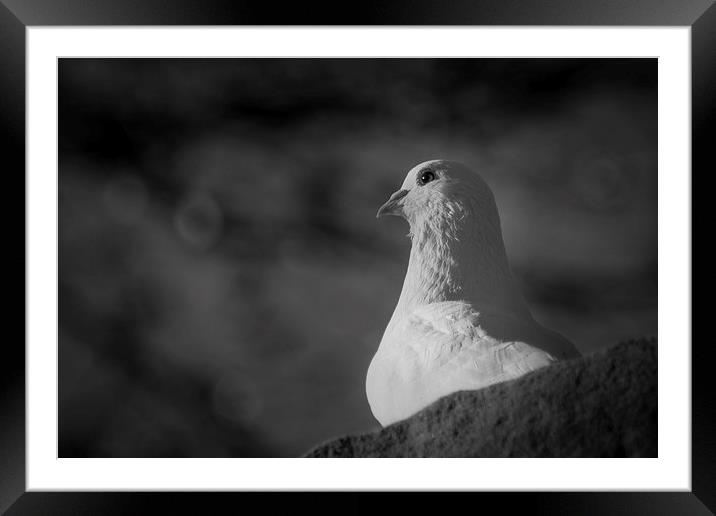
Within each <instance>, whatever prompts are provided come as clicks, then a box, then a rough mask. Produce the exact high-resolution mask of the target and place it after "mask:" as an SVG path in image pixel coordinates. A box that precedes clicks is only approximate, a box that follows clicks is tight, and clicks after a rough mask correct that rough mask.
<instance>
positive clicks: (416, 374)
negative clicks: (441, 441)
mask: <svg viewBox="0 0 716 516" xmlns="http://www.w3.org/2000/svg"><path fill="white" fill-rule="evenodd" d="M496 317H499V316H495V315H482V314H479V313H477V312H475V311H474V310H473V309H472V308H471V306H470V305H468V304H466V303H461V302H444V303H434V304H430V305H425V306H422V307H420V308H419V309H417V310H416V311H414V312H413V313H412V314H411V315H410V316H409V317H407V318H406V319H404V324H403V325H401V326H402V328H400V330H399V337H398V338H399V339H400V341H401V342H400V343H399V348H398V349H400V348H402V351H401V354H402V355H403V356H402V357H401V360H400V363H401V368H404V369H403V374H401V376H402V377H403V380H404V381H406V383H408V384H413V385H414V387H415V389H414V393H415V394H416V395H418V396H419V397H420V398H423V401H424V402H425V403H430V402H432V401H434V400H436V399H438V398H439V397H442V396H444V395H447V394H450V393H452V392H455V391H458V390H467V389H480V388H482V387H486V386H488V385H492V384H494V383H499V382H503V381H506V380H511V379H513V378H517V377H519V376H522V375H524V374H526V373H529V372H530V371H534V370H536V369H539V368H541V367H544V366H546V365H549V364H550V363H552V362H554V361H555V360H556V358H555V357H554V356H552V355H551V354H550V353H548V352H546V351H544V350H543V349H540V348H538V347H535V346H532V345H530V344H528V343H527V342H524V341H521V340H503V339H500V338H499V337H498V336H495V335H491V334H490V333H489V332H488V331H486V326H489V325H485V324H482V320H492V321H494V319H495V318H496Z"/></svg>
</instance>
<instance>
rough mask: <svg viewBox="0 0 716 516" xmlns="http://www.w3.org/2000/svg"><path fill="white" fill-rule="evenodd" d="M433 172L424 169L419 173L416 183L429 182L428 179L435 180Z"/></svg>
mask: <svg viewBox="0 0 716 516" xmlns="http://www.w3.org/2000/svg"><path fill="white" fill-rule="evenodd" d="M435 177H436V176H435V172H433V171H432V170H426V171H424V172H423V173H422V174H420V177H419V178H418V184H419V185H420V186H422V185H424V184H427V183H429V182H430V181H434V180H435Z"/></svg>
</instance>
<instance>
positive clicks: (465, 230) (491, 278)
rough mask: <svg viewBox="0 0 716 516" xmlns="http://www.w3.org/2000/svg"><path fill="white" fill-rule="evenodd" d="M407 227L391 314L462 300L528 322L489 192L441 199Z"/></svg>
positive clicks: (527, 314) (477, 307)
mask: <svg viewBox="0 0 716 516" xmlns="http://www.w3.org/2000/svg"><path fill="white" fill-rule="evenodd" d="M410 223H411V233H410V237H411V240H412V248H411V250H410V261H409V264H408V271H407V273H406V276H405V281H404V283H403V290H402V292H401V294H400V300H399V301H398V305H397V306H396V314H395V315H396V316H400V315H401V314H402V315H407V314H410V313H412V311H413V310H414V309H415V308H417V307H418V306H421V305H426V304H430V303H439V302H443V301H465V302H468V303H470V304H471V305H472V306H473V308H474V309H475V310H476V311H478V312H502V313H509V314H511V315H515V316H520V317H528V318H531V315H530V313H529V310H528V308H527V305H526V303H525V301H524V299H523V297H522V295H521V293H520V292H519V290H518V289H517V288H516V286H515V284H514V281H513V279H512V274H511V272H510V268H509V264H508V261H507V253H506V251H505V245H504V242H503V240H502V230H501V227H500V218H499V215H498V212H497V206H496V204H495V201H494V198H493V197H492V195H491V193H489V192H488V193H485V194H484V195H483V197H482V198H479V197H478V198H472V199H470V200H465V199H463V200H453V201H448V200H443V202H441V203H439V204H437V205H434V207H433V208H432V209H431V210H428V211H427V212H426V213H425V214H424V216H423V217H418V218H415V219H413V220H411V221H410Z"/></svg>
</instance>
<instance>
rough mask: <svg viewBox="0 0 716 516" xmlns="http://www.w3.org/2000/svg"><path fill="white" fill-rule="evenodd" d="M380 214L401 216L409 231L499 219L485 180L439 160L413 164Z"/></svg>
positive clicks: (490, 221) (454, 163)
mask: <svg viewBox="0 0 716 516" xmlns="http://www.w3.org/2000/svg"><path fill="white" fill-rule="evenodd" d="M383 215H397V216H400V217H403V218H404V219H406V220H407V221H408V223H409V224H410V228H411V233H415V232H416V231H418V230H420V229H422V228H430V227H432V228H435V229H438V228H446V227H451V228H454V229H456V228H457V227H458V226H461V225H463V224H465V223H469V221H470V220H475V221H477V220H482V221H483V222H488V223H494V222H496V221H499V218H498V215H497V207H496V205H495V199H494V196H493V195H492V191H491V190H490V187H489V186H487V183H485V181H483V179H482V178H481V177H480V176H479V175H478V174H477V173H475V172H473V171H472V170H470V169H469V168H467V167H466V166H465V165H463V164H462V163H458V162H456V161H448V160H442V159H436V160H430V161H425V162H423V163H420V164H419V165H416V166H415V167H413V168H412V169H411V170H410V171H409V172H408V175H407V176H406V177H405V180H404V181H403V184H402V186H401V187H400V189H399V190H398V191H397V192H395V193H394V194H393V195H391V196H390V199H388V201H387V202H386V203H385V204H383V206H381V207H380V209H379V210H378V213H377V215H376V216H377V217H381V216H383ZM497 223H498V224H499V222H497Z"/></svg>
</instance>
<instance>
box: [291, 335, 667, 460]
mask: <svg viewBox="0 0 716 516" xmlns="http://www.w3.org/2000/svg"><path fill="white" fill-rule="evenodd" d="M305 456H306V457H656V456H657V344H656V340H655V339H652V340H645V339H643V340H638V341H629V342H624V343H622V344H619V345H617V346H614V347H612V348H609V349H607V350H604V351H602V352H598V353H595V354H593V355H589V356H585V357H581V358H578V359H573V360H568V361H565V362H560V363H557V364H555V365H552V366H550V367H547V368H544V369H541V370H538V371H535V372H532V373H530V374H528V375H525V376H523V377H521V378H518V379H516V380H513V381H510V382H505V383H501V384H497V385H492V386H490V387H487V388H485V389H481V390H477V391H462V392H457V393H455V394H451V395H450V396H446V397H444V398H442V399H440V400H438V401H436V402H435V403H433V404H432V405H430V406H429V407H427V408H425V409H424V410H422V411H420V412H419V413H417V414H415V415H414V416H412V417H411V418H409V419H406V420H404V421H401V422H398V423H395V424H393V425H390V426H388V427H386V428H384V429H382V430H380V431H377V432H374V433H369V434H363V435H356V436H347V437H342V438H339V439H336V440H334V441H330V442H328V443H325V444H323V445H320V446H318V447H316V448H314V449H312V450H311V451H309V452H308V453H307V454H306V455H305Z"/></svg>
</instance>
